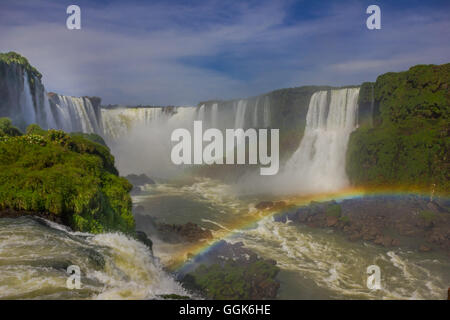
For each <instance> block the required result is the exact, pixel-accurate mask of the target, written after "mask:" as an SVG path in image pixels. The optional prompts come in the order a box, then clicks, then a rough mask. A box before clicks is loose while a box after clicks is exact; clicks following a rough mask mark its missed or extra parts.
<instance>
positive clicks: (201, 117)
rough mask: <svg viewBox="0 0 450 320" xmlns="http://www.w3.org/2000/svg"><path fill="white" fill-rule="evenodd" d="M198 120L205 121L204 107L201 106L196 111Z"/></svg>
mask: <svg viewBox="0 0 450 320" xmlns="http://www.w3.org/2000/svg"><path fill="white" fill-rule="evenodd" d="M197 119H198V120H202V121H203V120H205V105H204V104H202V105H201V106H200V108H199V109H198V116H197Z"/></svg>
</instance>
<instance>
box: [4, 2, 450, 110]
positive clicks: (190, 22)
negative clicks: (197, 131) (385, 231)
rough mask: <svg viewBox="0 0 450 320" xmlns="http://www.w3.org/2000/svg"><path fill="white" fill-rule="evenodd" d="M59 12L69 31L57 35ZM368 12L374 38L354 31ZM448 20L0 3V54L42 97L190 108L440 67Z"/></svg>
mask: <svg viewBox="0 0 450 320" xmlns="http://www.w3.org/2000/svg"><path fill="white" fill-rule="evenodd" d="M71 4H76V5H78V6H79V7H80V8H81V30H69V29H67V27H66V19H67V17H68V14H66V8H67V7H68V6H69V5H71ZM371 4H376V5H378V6H379V7H380V9H381V29H380V30H369V29H368V28H367V27H366V19H367V18H368V17H369V14H367V13H366V8H367V7H368V6H369V5H371ZM449 12H450V1H433V0H429V1H416V0H410V1H403V0H397V1H392V0H388V1H356V0H354V1H329V0H321V1H317V0H314V1H293V0H286V1H283V0H281V1H280V0H272V1H267V0H257V1H253V0H251V1H226V0H221V1H216V0H211V1H195V0H194V1H181V0H179V1H169V0H164V1H136V0H135V1H133V0H132V1H124V0H121V1H119V0H104V1H86V0H70V1H65V0H55V1H52V0H14V1H12V0H11V1H6V0H0V52H8V51H16V52H18V53H20V54H22V55H24V56H25V57H26V58H28V60H29V61H30V63H31V64H32V65H34V66H35V67H36V68H37V69H38V70H39V71H40V72H41V73H42V74H43V82H44V85H45V87H46V89H47V91H53V92H57V93H60V94H65V95H72V96H84V95H95V96H100V97H101V98H102V101H103V104H128V105H137V104H143V105H196V104H197V103H198V102H199V101H204V100H210V99H232V98H241V97H249V96H254V95H257V94H261V93H265V92H269V91H272V90H275V89H279V88H288V87H297V86H302V85H332V86H342V85H355V84H360V83H361V82H364V81H375V80H376V77H377V76H378V75H380V74H382V73H385V72H389V71H402V70H406V69H408V68H409V67H411V66H413V65H416V64H442V63H448V62H450V41H449V40H450V31H449V30H450V18H449V16H448V13H449Z"/></svg>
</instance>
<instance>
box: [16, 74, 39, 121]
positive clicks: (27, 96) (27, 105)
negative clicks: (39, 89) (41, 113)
mask: <svg viewBox="0 0 450 320" xmlns="http://www.w3.org/2000/svg"><path fill="white" fill-rule="evenodd" d="M19 106H20V114H19V115H18V116H20V117H21V119H20V120H19V121H17V123H18V124H19V125H20V126H21V127H24V126H26V125H27V124H30V123H36V110H35V109H34V103H33V96H32V95H31V89H30V83H29V79H28V73H27V72H26V71H24V72H23V91H22V94H21V95H20V103H19Z"/></svg>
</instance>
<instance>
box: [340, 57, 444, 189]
mask: <svg viewBox="0 0 450 320" xmlns="http://www.w3.org/2000/svg"><path fill="white" fill-rule="evenodd" d="M449 85H450V64H444V65H439V66H436V65H419V66H415V67H412V68H410V69H409V70H408V71H405V72H399V73H392V72H390V73H386V74H383V75H381V76H379V77H378V79H377V81H376V83H375V85H374V105H375V107H374V125H373V127H372V126H371V125H369V124H367V123H366V124H363V125H361V126H360V128H358V129H357V130H356V131H355V132H353V133H352V135H351V136H350V141H349V145H348V151H347V173H348V175H349V178H350V180H351V181H352V183H353V184H355V185H369V186H386V185H389V186H399V187H405V186H407V187H415V188H421V189H426V190H435V191H440V192H448V190H450V170H449V161H448V154H449V147H450V135H449V132H450V120H449V116H450V91H449Z"/></svg>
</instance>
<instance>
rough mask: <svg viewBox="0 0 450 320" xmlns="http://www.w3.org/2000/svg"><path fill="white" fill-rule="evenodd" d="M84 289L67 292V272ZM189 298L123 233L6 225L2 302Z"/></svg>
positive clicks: (30, 222)
mask: <svg viewBox="0 0 450 320" xmlns="http://www.w3.org/2000/svg"><path fill="white" fill-rule="evenodd" d="M70 265H76V266H78V267H79V268H80V271H81V279H80V280H81V288H80V289H69V288H68V287H67V284H66V282H67V279H68V274H67V268H68V266H70ZM167 293H176V294H181V295H184V294H186V292H185V291H184V290H183V289H182V288H181V287H180V286H179V284H178V283H176V282H175V280H174V279H173V278H172V277H171V276H169V275H168V274H167V273H166V272H164V271H163V270H162V268H161V266H160V265H159V263H158V262H157V260H156V259H155V258H154V257H153V256H152V254H151V252H150V250H149V249H148V248H147V247H146V246H145V245H143V244H141V243H140V242H137V241H136V240H133V239H130V238H128V237H126V236H124V235H122V234H118V233H106V234H100V235H92V234H86V233H79V232H71V231H68V230H67V229H66V228H64V227H63V226H60V225H58V224H55V223H51V222H46V221H44V220H41V219H38V218H37V219H35V218H18V219H8V218H4V219H0V298H1V299H158V298H159V297H160V295H163V294H167Z"/></svg>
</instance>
